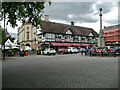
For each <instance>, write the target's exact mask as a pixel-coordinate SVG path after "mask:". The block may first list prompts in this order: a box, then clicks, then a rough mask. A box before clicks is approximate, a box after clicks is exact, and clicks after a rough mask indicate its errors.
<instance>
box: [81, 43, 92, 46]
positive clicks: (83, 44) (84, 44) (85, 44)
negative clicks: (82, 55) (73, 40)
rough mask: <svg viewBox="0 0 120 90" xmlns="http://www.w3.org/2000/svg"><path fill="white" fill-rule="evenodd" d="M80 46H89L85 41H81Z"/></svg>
mask: <svg viewBox="0 0 120 90" xmlns="http://www.w3.org/2000/svg"><path fill="white" fill-rule="evenodd" d="M81 45H82V46H90V45H89V44H87V43H81Z"/></svg>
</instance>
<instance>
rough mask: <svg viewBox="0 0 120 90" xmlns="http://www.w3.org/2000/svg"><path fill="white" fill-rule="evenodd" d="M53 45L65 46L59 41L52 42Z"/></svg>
mask: <svg viewBox="0 0 120 90" xmlns="http://www.w3.org/2000/svg"><path fill="white" fill-rule="evenodd" d="M51 44H52V45H53V46H63V45H62V43H57V42H51Z"/></svg>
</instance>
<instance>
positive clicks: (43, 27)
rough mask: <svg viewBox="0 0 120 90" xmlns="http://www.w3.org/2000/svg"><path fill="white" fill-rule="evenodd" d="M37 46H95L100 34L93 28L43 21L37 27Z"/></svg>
mask: <svg viewBox="0 0 120 90" xmlns="http://www.w3.org/2000/svg"><path fill="white" fill-rule="evenodd" d="M37 29H38V30H39V34H38V45H37V47H39V46H40V47H41V48H43V49H44V48H47V47H69V46H75V47H88V46H89V47H91V46H92V47H93V46H95V45H97V38H98V34H97V32H95V31H94V30H93V29H91V28H85V27H79V26H74V25H66V24H61V23H54V22H47V21H42V22H41V23H40V26H39V27H38V28H37Z"/></svg>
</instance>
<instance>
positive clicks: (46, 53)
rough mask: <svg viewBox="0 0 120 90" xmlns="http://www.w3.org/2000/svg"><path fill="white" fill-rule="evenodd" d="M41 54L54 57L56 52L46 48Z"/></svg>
mask: <svg viewBox="0 0 120 90" xmlns="http://www.w3.org/2000/svg"><path fill="white" fill-rule="evenodd" d="M43 54H44V55H51V54H53V55H55V54H56V51H55V49H53V48H47V49H45V50H44V51H43Z"/></svg>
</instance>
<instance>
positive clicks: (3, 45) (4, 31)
mask: <svg viewBox="0 0 120 90" xmlns="http://www.w3.org/2000/svg"><path fill="white" fill-rule="evenodd" d="M5 19H6V18H5V13H4V33H3V43H4V45H3V46H4V50H3V60H5Z"/></svg>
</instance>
